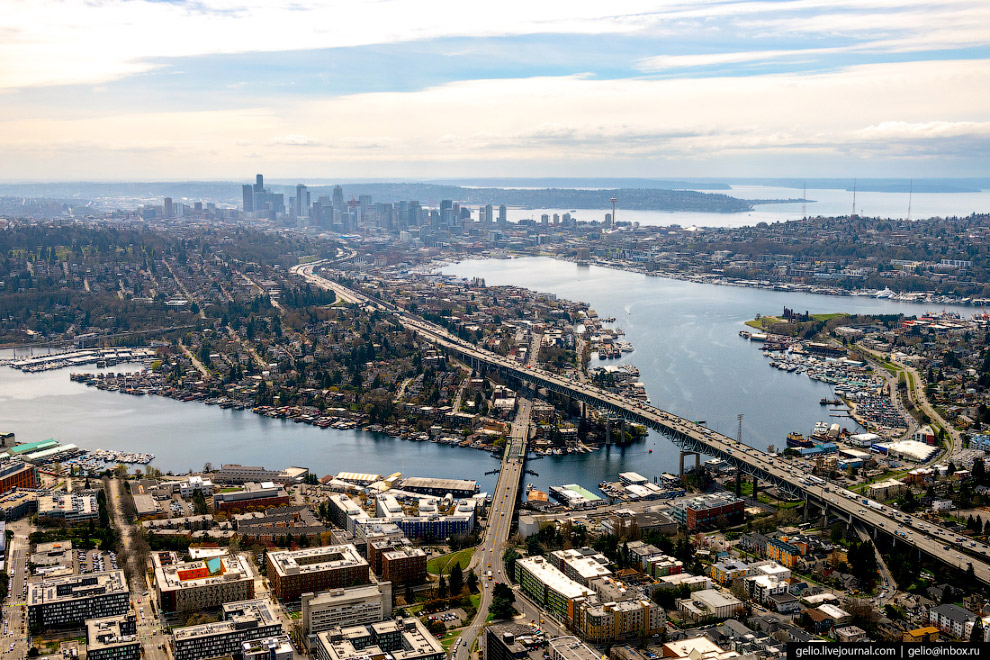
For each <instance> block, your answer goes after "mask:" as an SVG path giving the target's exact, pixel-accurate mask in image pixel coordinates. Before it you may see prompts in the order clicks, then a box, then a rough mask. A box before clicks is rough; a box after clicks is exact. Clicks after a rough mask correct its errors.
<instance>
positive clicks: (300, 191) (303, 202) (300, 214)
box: [292, 183, 309, 218]
mask: <svg viewBox="0 0 990 660" xmlns="http://www.w3.org/2000/svg"><path fill="white" fill-rule="evenodd" d="M292 212H293V213H294V214H295V216H296V217H297V218H308V217H309V190H308V189H307V188H306V186H304V185H303V184H301V183H300V184H298V185H297V186H296V202H295V204H294V205H293V208H292Z"/></svg>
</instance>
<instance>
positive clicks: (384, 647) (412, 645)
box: [176, 617, 447, 660]
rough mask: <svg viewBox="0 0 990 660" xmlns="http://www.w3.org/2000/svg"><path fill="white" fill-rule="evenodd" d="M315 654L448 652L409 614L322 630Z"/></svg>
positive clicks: (372, 657)
mask: <svg viewBox="0 0 990 660" xmlns="http://www.w3.org/2000/svg"><path fill="white" fill-rule="evenodd" d="M314 655H315V657H316V658H317V660H358V659H359V658H360V659H362V660H385V658H390V659H391V660H444V658H446V656H447V653H446V651H444V648H443V646H442V645H441V644H440V642H439V641H437V639H436V638H435V637H433V635H431V634H430V632H429V631H428V630H427V629H426V626H424V625H423V624H422V623H421V622H420V621H419V619H416V618H415V617H407V618H400V619H396V620H394V621H382V622H380V623H373V624H371V625H367V626H351V627H349V628H334V629H332V630H328V631H326V632H321V633H320V634H319V635H317V638H316V644H315V648H314ZM176 660H178V659H176Z"/></svg>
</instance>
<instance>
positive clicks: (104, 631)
mask: <svg viewBox="0 0 990 660" xmlns="http://www.w3.org/2000/svg"><path fill="white" fill-rule="evenodd" d="M140 657H141V641H140V640H139V639H138V636H137V619H136V618H135V617H134V615H133V614H124V615H121V616H111V617H103V618H100V619H89V620H88V621H86V658H87V660H138V659H139V658H140Z"/></svg>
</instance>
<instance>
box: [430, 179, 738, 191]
mask: <svg viewBox="0 0 990 660" xmlns="http://www.w3.org/2000/svg"><path fill="white" fill-rule="evenodd" d="M425 183H436V184H441V185H443V184H448V185H455V186H472V187H478V188H610V189H617V188H660V189H663V190H729V185H728V184H727V183H721V182H716V181H695V182H691V181H682V180H669V179H641V178H635V177H626V178H608V177H538V178H526V177H492V178H475V179H434V180H431V181H427V182H425Z"/></svg>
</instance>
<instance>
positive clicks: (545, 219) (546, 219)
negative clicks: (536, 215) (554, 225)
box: [540, 213, 550, 227]
mask: <svg viewBox="0 0 990 660" xmlns="http://www.w3.org/2000/svg"><path fill="white" fill-rule="evenodd" d="M540 224H541V225H543V226H544V227H549V226H550V214H549V213H544V214H543V215H541V216H540Z"/></svg>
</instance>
